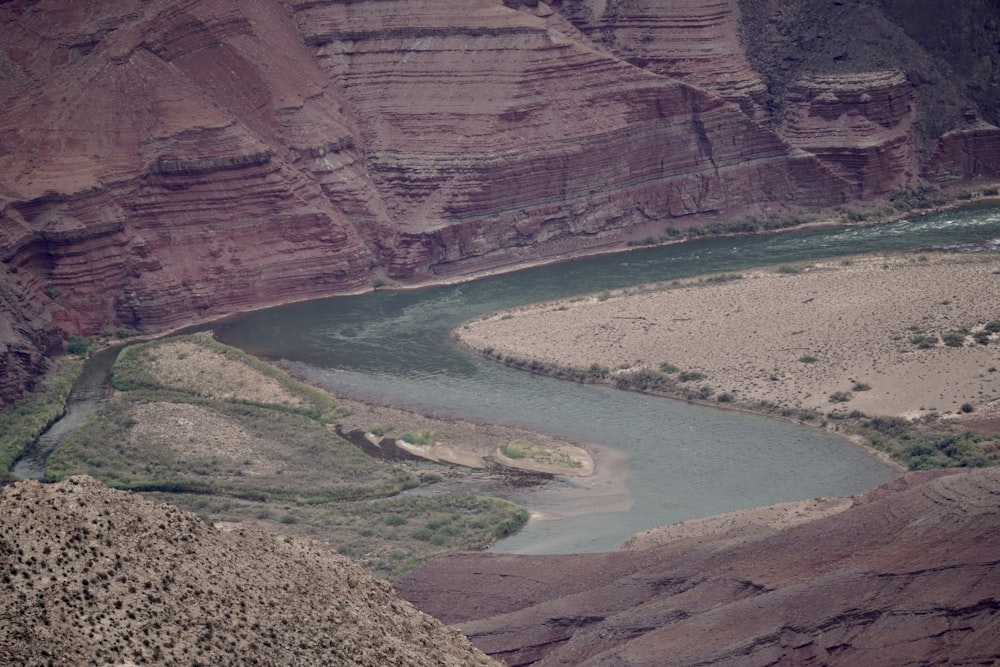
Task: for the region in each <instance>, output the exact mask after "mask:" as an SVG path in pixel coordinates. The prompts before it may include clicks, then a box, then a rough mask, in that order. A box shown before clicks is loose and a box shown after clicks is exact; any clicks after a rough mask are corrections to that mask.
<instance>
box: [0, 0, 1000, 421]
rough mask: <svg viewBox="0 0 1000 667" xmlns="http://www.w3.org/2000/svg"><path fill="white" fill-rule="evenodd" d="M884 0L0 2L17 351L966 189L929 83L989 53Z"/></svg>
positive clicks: (975, 169)
mask: <svg viewBox="0 0 1000 667" xmlns="http://www.w3.org/2000/svg"><path fill="white" fill-rule="evenodd" d="M890 4H891V5H892V6H889V5H890ZM896 9H897V8H896V5H895V4H893V3H886V7H883V8H880V7H875V6H872V5H870V4H869V3H860V2H850V3H841V4H840V5H831V4H830V3H818V2H816V0H799V2H796V3H781V7H778V6H777V5H775V4H774V3H763V2H757V1H756V0H739V1H737V0H715V1H714V2H711V3H704V2H694V1H685V2H672V3H662V2H651V1H649V0H627V1H624V2H613V3H612V2H598V1H597V0H574V1H573V2H569V1H565V2H558V3H554V4H551V5H550V4H547V3H544V2H539V1H536V0H532V1H521V0H510V1H507V2H501V1H500V0H471V1H470V2H466V3H464V4H463V6H462V11H452V10H451V9H450V8H448V7H445V6H443V5H442V4H441V3H439V2H431V1H430V0H409V1H406V2H403V1H402V0H379V1H375V0H362V1H358V2H342V1H338V0H320V1H317V0H267V1H265V2H258V3H250V4H248V3H243V2H237V1H236V0H205V1H201V2H195V1H193V0H158V1H157V2H141V1H140V0H117V1H116V2H108V3H97V4H94V3H90V4H85V5H79V6H78V5H73V6H71V7H61V8H60V9H58V10H55V9H53V8H52V7H50V6H48V5H45V4H43V3H38V2H35V1H33V0H12V1H9V2H4V3H0V104H2V108H3V110H4V113H3V114H2V115H0V234H2V237H0V257H2V264H0V270H2V272H3V275H4V278H5V280H6V281H7V283H8V285H10V289H11V290H12V295H13V296H12V297H11V299H9V300H8V302H9V303H8V305H6V306H5V309H6V310H7V311H9V312H11V317H12V318H13V319H15V320H23V321H29V320H30V321H31V322H32V323H33V324H32V327H34V328H35V329H37V330H38V334H37V335H36V334H33V335H32V336H28V337H26V338H25V337H23V336H22V337H21V338H19V340H21V343H18V345H21V344H27V345H28V346H29V347H30V348H31V349H30V350H29V351H28V354H29V356H32V355H34V357H38V356H39V355H44V354H45V353H47V352H48V348H47V347H44V348H43V347H38V345H41V344H42V343H24V341H34V340H38V341H43V342H44V344H45V345H50V343H51V342H52V341H54V340H56V339H58V338H60V337H65V335H66V334H67V333H80V334H85V335H94V334H98V333H100V332H101V331H114V330H115V329H117V328H118V327H119V326H126V327H129V328H132V329H138V330H142V331H156V330H162V329H165V328H168V327H173V326H178V325H181V324H184V323H187V322H191V321H193V320H196V319H198V318H201V317H210V316H215V315H220V314H223V313H228V312H233V311H237V310H242V309H246V308H251V307H258V306H263V305H267V304H274V303H280V302H284V301H288V300H291V299H300V298H308V297H315V296H321V295H328V294H334V293H345V292H350V291H356V290H361V289H365V288H367V287H369V286H370V285H372V283H373V282H375V281H382V280H383V279H385V278H387V277H388V278H391V279H395V280H398V281H403V282H411V283H412V282H419V281H426V280H430V279H435V278H440V277H450V276H455V275H461V274H469V273H473V272H476V271H481V270H485V269H492V268H497V267H503V266H507V267H509V266H516V265H518V264H520V263H523V262H527V261H537V260H544V259H550V258H553V257H558V256H563V255H567V254H572V253H576V252H581V251H584V250H593V249H605V248H613V247H620V246H621V245H622V243H623V242H624V241H626V240H628V239H632V238H642V237H645V236H648V235H661V234H663V232H664V229H665V228H666V227H668V226H669V227H677V228H684V227H686V226H692V225H695V224H698V225H703V224H706V223H714V222H720V221H730V220H733V219H738V218H740V217H744V216H756V217H764V218H766V217H770V216H777V215H784V214H787V213H791V212H794V211H799V210H813V209H818V208H827V207H832V206H835V205H838V204H842V203H845V202H846V201H848V200H849V199H851V198H852V197H878V196H882V195H884V194H885V193H886V192H887V191H889V190H891V189H892V188H894V187H897V186H899V185H902V184H906V185H910V179H911V178H913V179H918V180H919V178H920V177H921V175H924V176H925V177H926V178H928V179H930V180H932V181H933V182H934V183H938V184H943V185H949V186H950V185H962V184H964V183H965V182H966V181H968V180H970V179H975V178H983V179H986V178H991V177H992V176H991V175H992V174H995V173H996V171H997V168H998V165H997V162H996V154H995V151H993V150H992V149H990V148H989V146H990V145H992V144H991V142H992V141H993V134H992V132H993V130H991V129H989V127H986V126H983V127H981V128H978V129H976V130H975V132H976V134H975V135H974V137H973V135H969V134H968V131H969V128H968V127H967V126H966V121H965V119H964V116H963V115H962V113H960V112H956V107H955V105H961V110H962V111H964V110H965V109H966V108H970V109H972V110H973V111H975V110H977V109H978V110H979V113H980V115H981V117H982V118H983V121H984V122H985V123H987V124H992V125H996V124H997V122H1000V120H998V119H996V118H994V115H995V113H994V112H993V111H992V110H988V109H986V108H985V107H986V106H989V105H988V104H987V103H988V102H989V101H990V100H995V94H994V93H991V92H990V91H991V90H993V89H992V88H990V86H992V83H991V82H992V79H991V78H988V79H987V80H986V82H985V83H984V84H981V85H980V84H976V83H975V82H974V81H973V80H972V79H969V78H967V77H966V78H962V76H949V72H951V71H952V70H949V69H948V67H951V66H950V65H949V63H951V62H954V63H955V68H957V67H959V66H960V65H963V64H965V65H968V66H969V68H970V71H975V72H980V71H981V70H982V69H983V67H984V65H983V63H985V62H986V61H989V62H990V63H992V62H993V60H992V58H993V57H994V56H993V55H990V53H991V52H990V51H989V49H987V48H986V47H987V46H989V39H988V38H986V37H984V38H982V39H980V38H978V36H976V35H973V37H972V38H967V37H968V35H967V33H968V28H969V25H972V24H970V23H969V21H970V20H972V19H971V18H969V17H968V16H967V12H965V10H961V11H959V10H955V11H953V12H952V14H955V15H956V17H955V21H954V22H953V23H949V26H951V27H950V28H949V33H948V34H949V35H951V37H949V38H948V39H949V40H951V39H954V41H955V45H954V49H953V50H954V55H953V56H951V55H949V53H951V51H949V50H948V49H945V50H944V51H942V50H941V49H940V48H939V46H938V45H936V42H934V41H933V39H932V36H931V34H930V33H928V32H927V31H926V30H924V27H925V26H924V23H922V22H921V21H920V20H918V19H919V17H920V16H922V15H923V14H922V13H920V12H916V13H911V14H906V13H905V12H903V14H905V16H897V14H899V13H900V12H897V11H896ZM977 11H979V12H980V13H979V14H977V15H976V19H975V20H976V21H982V22H984V23H982V25H983V26H984V27H983V30H986V31H987V32H989V30H987V28H988V27H989V25H992V24H990V23H989V21H991V20H994V19H997V20H1000V10H998V9H996V8H991V7H989V6H983V7H980V8H978V9H977ZM810 12H820V14H817V16H821V17H822V19H823V20H822V21H817V20H814V17H813V14H812V13H810ZM994 15H997V16H994ZM967 19H968V20H967ZM824 26H825V27H824ZM855 34H856V35H860V36H863V37H864V39H863V40H861V41H859V42H858V43H855V41H850V40H848V41H845V39H844V37H845V36H847V35H855ZM990 34H992V33H990ZM845 44H847V46H844V45H845ZM949 49H951V47H949ZM845 53H846V54H847V55H845ZM931 54H933V56H934V57H932V56H931ZM949 58H950V59H951V60H949ZM977 59H978V60H977ZM984 59H985V60H984ZM973 62H975V63H978V64H976V65H975V66H973V65H970V64H969V63H973ZM976 85H980V88H976ZM983 86H986V87H985V88H983ZM973 93H975V94H973ZM834 98H835V99H834ZM992 125H991V127H992ZM950 131H960V132H964V133H965V134H960V135H955V134H954V133H952V134H947V135H946V132H950ZM942 136H943V137H944V138H943V139H942V143H941V145H940V147H937V146H938V144H937V141H938V139H939V138H941V137H942ZM963 137H964V138H963ZM970 139H971V140H970ZM981 146H982V147H983V148H982V149H981V148H980V147H981ZM932 154H933V155H934V159H933V161H932V162H931V163H928V162H927V158H928V157H929V156H931V155H932ZM52 294H58V298H53V297H51V296H50V295H52ZM25 304H31V306H30V307H28V306H27V305H25ZM19 336H20V334H19ZM11 340H13V339H11ZM0 354H3V353H0ZM6 354H11V353H9V352H8V353H6ZM19 354H20V353H19ZM0 364H2V365H5V366H4V367H6V368H15V367H16V368H23V369H25V370H23V371H17V372H18V375H17V378H15V379H13V380H10V381H8V382H6V383H5V386H6V387H9V390H8V389H5V390H4V391H5V392H7V393H5V394H4V395H3V396H2V400H3V401H4V402H6V401H9V400H10V399H11V398H12V397H16V395H18V393H19V392H20V390H21V389H23V388H24V387H26V386H27V384H29V383H30V379H29V378H30V373H31V372H34V371H30V372H29V371H28V370H26V369H28V368H36V367H37V364H33V362H32V363H22V362H21V361H16V360H7V361H3V362H0Z"/></svg>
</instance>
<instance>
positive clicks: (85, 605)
mask: <svg viewBox="0 0 1000 667" xmlns="http://www.w3.org/2000/svg"><path fill="white" fill-rule="evenodd" d="M0 571H2V572H3V581H2V583H0V663H2V664H4V665H126V664H143V663H149V662H153V663H156V664H164V665H197V664H202V665H254V664H296V665H333V664H336V665H370V666H371V667H382V666H383V665H396V664H398V665H428V666H431V665H435V666H437V665H454V666H455V667H458V666H462V667H464V666H465V665H484V666H485V665H492V664H496V663H494V662H493V661H491V660H489V659H488V658H486V657H485V656H483V655H482V654H481V653H479V652H478V651H476V650H475V649H473V648H472V647H471V646H470V645H469V643H468V641H467V640H466V639H465V638H464V637H462V636H461V635H459V634H458V633H457V632H455V631H453V630H450V629H448V628H445V627H444V626H442V625H441V624H440V623H439V622H438V621H436V620H434V619H432V618H430V617H428V616H426V615H425V614H422V613H420V612H418V611H416V610H415V609H413V608H412V607H411V606H410V605H409V604H407V603H405V602H402V601H401V600H399V599H398V598H397V597H396V596H395V594H394V593H393V592H392V589H391V588H389V586H388V585H387V584H385V583H383V582H379V581H377V580H375V579H373V578H372V577H371V576H370V575H369V574H367V573H366V572H365V571H363V570H361V569H360V568H359V567H357V566H356V565H354V564H353V563H351V562H350V561H349V560H348V559H346V558H344V557H342V556H339V555H337V554H335V553H334V552H333V551H332V550H330V549H329V548H325V547H323V546H320V545H316V544H313V543H311V542H309V541H307V540H299V539H296V540H292V539H291V538H279V537H276V536H274V535H270V534H265V533H256V532H252V531H242V530H240V531H236V532H230V533H224V532H220V531H219V530H216V529H214V528H212V527H211V526H208V525H206V524H205V523H203V522H202V521H201V520H200V519H198V518H197V517H195V516H194V515H191V514H187V513H184V512H181V511H180V510H178V509H177V508H175V507H173V506H170V505H166V504H154V503H151V502H148V501H145V500H142V499H141V498H139V497H138V496H137V495H135V494H131V493H124V492H120V491H112V490H110V489H108V488H107V487H104V486H103V485H101V484H99V483H98V482H96V481H94V480H93V479H91V478H88V477H74V478H71V479H69V480H66V481H65V482H62V483H59V484H51V485H41V484H38V483H35V482H21V483H18V484H15V485H13V486H9V487H6V488H5V489H3V496H2V497H0Z"/></svg>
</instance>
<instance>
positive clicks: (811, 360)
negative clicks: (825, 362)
mask: <svg viewBox="0 0 1000 667" xmlns="http://www.w3.org/2000/svg"><path fill="white" fill-rule="evenodd" d="M799 361H801V362H802V363H804V364H815V363H816V362H817V361H819V357H814V356H813V355H811V354H803V355H802V356H801V357H799Z"/></svg>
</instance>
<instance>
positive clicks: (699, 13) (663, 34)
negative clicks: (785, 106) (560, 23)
mask: <svg viewBox="0 0 1000 667" xmlns="http://www.w3.org/2000/svg"><path fill="white" fill-rule="evenodd" d="M563 11H564V12H565V13H566V15H567V17H568V18H569V19H570V20H571V21H572V23H573V24H574V25H575V26H576V27H577V28H579V29H580V30H581V31H582V32H583V33H585V34H586V35H587V36H588V37H589V38H590V39H591V40H593V41H594V42H595V43H597V44H600V45H601V46H603V47H605V48H607V49H608V50H609V51H611V52H612V53H614V54H615V55H617V56H618V57H620V58H622V59H623V60H625V61H627V62H629V63H631V64H633V65H636V66H637V67H642V68H643V69H647V70H649V71H651V72H655V73H657V74H660V75H663V76H668V77H672V78H675V79H679V80H681V81H684V82H685V83H688V84H690V85H692V86H696V87H699V88H703V89H705V90H709V91H712V92H713V93H715V94H716V95H718V96H719V97H722V98H723V99H725V100H728V101H730V102H733V103H735V104H737V105H739V107H740V110H741V111H742V112H743V113H744V114H746V115H747V116H748V117H750V118H752V119H754V120H758V121H762V120H765V119H766V116H767V111H766V109H765V105H764V101H765V98H766V93H767V91H766V88H765V86H764V82H763V81H762V80H761V78H760V75H759V74H758V73H757V72H755V71H754V69H753V67H752V66H751V65H750V62H749V60H747V57H746V51H745V50H744V48H743V44H742V42H741V40H740V25H741V23H740V19H741V16H740V9H739V3H738V2H737V1H736V0H714V1H713V2H704V0H682V1H681V2H656V0H625V1H624V2H606V1H605V0H584V1H583V2H573V3H565V6H564V9H563Z"/></svg>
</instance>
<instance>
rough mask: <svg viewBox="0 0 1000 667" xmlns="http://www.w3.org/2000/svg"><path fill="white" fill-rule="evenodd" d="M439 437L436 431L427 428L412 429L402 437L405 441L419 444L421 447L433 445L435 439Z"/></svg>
mask: <svg viewBox="0 0 1000 667" xmlns="http://www.w3.org/2000/svg"><path fill="white" fill-rule="evenodd" d="M435 438H437V432H436V431H429V430H427V429H421V430H419V431H410V432H409V433H404V434H403V436H402V437H401V438H400V440H402V441H403V442H408V443H409V444H411V445H419V446H421V447H426V446H427V445H433V444H434V440H435Z"/></svg>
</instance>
